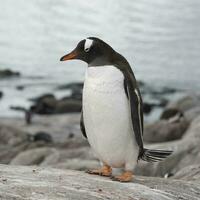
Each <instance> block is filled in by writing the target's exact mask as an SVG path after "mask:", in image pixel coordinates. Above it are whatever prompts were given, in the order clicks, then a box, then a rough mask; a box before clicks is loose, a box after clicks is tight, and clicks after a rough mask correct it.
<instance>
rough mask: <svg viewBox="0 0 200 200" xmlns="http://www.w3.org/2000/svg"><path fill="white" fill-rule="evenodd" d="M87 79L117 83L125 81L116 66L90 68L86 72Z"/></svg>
mask: <svg viewBox="0 0 200 200" xmlns="http://www.w3.org/2000/svg"><path fill="white" fill-rule="evenodd" d="M85 79H87V80H88V79H93V80H94V79H95V80H98V81H100V82H101V81H102V83H105V82H109V83H110V82H116V81H120V82H121V80H123V79H124V77H123V74H122V72H121V71H120V70H119V69H118V68H117V67H115V66H114V65H103V66H90V67H88V68H87V70H86V74H85Z"/></svg>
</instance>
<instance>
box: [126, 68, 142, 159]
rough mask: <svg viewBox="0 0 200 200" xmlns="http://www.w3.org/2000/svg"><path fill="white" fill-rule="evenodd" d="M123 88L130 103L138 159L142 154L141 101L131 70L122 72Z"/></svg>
mask: <svg viewBox="0 0 200 200" xmlns="http://www.w3.org/2000/svg"><path fill="white" fill-rule="evenodd" d="M124 77H125V81H124V89H125V93H126V94H127V97H128V100H129V103H130V112H131V119H132V125H133V131H134V134H135V138H136V142H137V144H138V146H139V155H138V159H140V158H141V157H142V155H143V154H144V147H143V138H142V137H143V102H142V98H141V94H140V91H139V88H138V87H137V82H136V79H135V77H134V74H133V72H132V71H128V72H126V73H125V74H124Z"/></svg>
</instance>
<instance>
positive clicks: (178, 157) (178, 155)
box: [135, 116, 200, 177]
mask: <svg viewBox="0 0 200 200" xmlns="http://www.w3.org/2000/svg"><path fill="white" fill-rule="evenodd" d="M199 144H200V116H199V117H197V118H196V119H195V120H193V122H192V123H191V125H190V127H189V129H188V130H187V131H186V133H185V134H184V136H183V137H182V139H180V140H177V141H172V142H165V143H157V144H151V145H146V147H148V148H150V149H169V150H173V151H174V152H173V154H172V155H171V156H170V157H169V158H167V159H165V160H164V161H162V162H158V163H144V162H139V164H138V166H137V167H136V169H135V173H136V174H139V175H147V176H161V177H163V176H164V175H165V174H166V173H173V174H176V173H177V172H178V171H179V170H181V169H182V168H184V167H186V166H189V165H191V164H194V165H196V164H200V145H199Z"/></svg>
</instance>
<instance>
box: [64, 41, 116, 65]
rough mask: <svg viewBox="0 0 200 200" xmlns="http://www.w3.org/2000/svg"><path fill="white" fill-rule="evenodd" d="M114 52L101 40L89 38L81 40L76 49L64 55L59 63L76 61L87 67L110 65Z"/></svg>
mask: <svg viewBox="0 0 200 200" xmlns="http://www.w3.org/2000/svg"><path fill="white" fill-rule="evenodd" d="M113 53H114V50H113V49H112V47H110V46H109V45H108V44H107V43H105V42H104V41H103V40H101V39H99V38H95V37H89V38H87V39H84V40H81V41H80V42H79V43H78V45H77V46H76V48H75V49H74V50H73V51H72V52H71V53H69V54H67V55H64V56H63V57H62V58H61V59H60V61H66V60H73V59H78V60H82V61H84V62H86V63H88V65H94V66H95V65H97V66H98V65H106V64H109V63H111V60H112V54H113Z"/></svg>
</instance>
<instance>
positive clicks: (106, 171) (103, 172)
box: [86, 165, 112, 177]
mask: <svg viewBox="0 0 200 200" xmlns="http://www.w3.org/2000/svg"><path fill="white" fill-rule="evenodd" d="M86 173H88V174H94V175H99V176H107V177H110V176H111V175H112V168H111V167H110V166H108V165H104V166H103V167H102V168H100V169H92V170H87V171H86Z"/></svg>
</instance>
